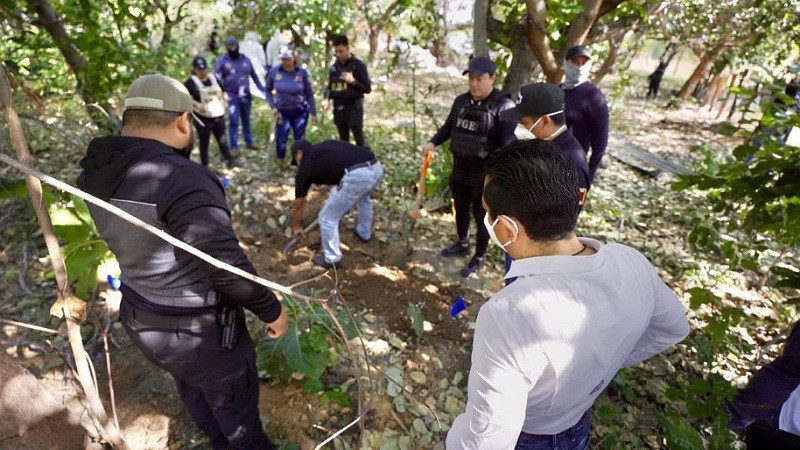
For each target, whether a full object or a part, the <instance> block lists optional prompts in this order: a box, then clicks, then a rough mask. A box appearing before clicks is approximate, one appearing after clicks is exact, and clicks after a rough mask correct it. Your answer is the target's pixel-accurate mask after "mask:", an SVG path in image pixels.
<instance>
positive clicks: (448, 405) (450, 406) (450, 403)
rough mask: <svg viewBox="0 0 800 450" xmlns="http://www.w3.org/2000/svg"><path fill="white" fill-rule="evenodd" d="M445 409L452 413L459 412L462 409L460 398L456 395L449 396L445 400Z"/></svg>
mask: <svg viewBox="0 0 800 450" xmlns="http://www.w3.org/2000/svg"><path fill="white" fill-rule="evenodd" d="M444 410H445V411H447V412H449V413H450V414H458V413H459V411H461V407H460V406H459V404H458V399H457V398H456V397H452V396H448V397H447V399H445V401H444Z"/></svg>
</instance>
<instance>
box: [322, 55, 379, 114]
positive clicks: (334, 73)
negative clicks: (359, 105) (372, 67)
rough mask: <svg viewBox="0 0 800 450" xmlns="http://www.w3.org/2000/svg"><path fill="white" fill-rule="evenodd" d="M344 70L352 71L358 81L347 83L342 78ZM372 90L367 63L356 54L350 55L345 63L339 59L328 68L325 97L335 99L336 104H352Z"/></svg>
mask: <svg viewBox="0 0 800 450" xmlns="http://www.w3.org/2000/svg"><path fill="white" fill-rule="evenodd" d="M342 72H352V73H353V78H355V79H356V81H355V82H354V83H353V84H348V83H345V82H344V81H343V80H342V79H341V75H342ZM370 92H372V85H371V82H370V79H369V72H368V71H367V65H366V64H364V62H363V61H361V60H360V59H358V58H356V57H355V56H350V59H348V60H347V61H345V62H344V63H340V62H339V60H338V59H337V60H336V61H335V62H334V63H333V65H332V66H331V67H330V69H329V70H328V85H327V86H326V89H325V97H327V98H331V99H333V104H334V105H336V106H340V105H352V104H353V103H355V102H356V101H358V100H360V99H362V98H364V94H369V93H370Z"/></svg>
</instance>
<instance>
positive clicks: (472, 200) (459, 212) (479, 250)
mask: <svg viewBox="0 0 800 450" xmlns="http://www.w3.org/2000/svg"><path fill="white" fill-rule="evenodd" d="M450 190H451V191H452V192H453V203H454V206H455V209H456V231H457V232H458V240H459V241H461V242H467V240H468V239H469V216H470V211H471V212H472V216H473V217H474V218H475V224H476V225H477V226H478V235H477V236H476V238H475V256H477V257H479V258H482V257H483V255H485V254H486V249H487V248H488V247H489V232H488V231H487V230H486V227H485V226H484V225H483V216H484V215H485V214H486V211H485V210H484V209H483V204H482V203H481V198H482V197H483V176H482V175H481V176H465V175H461V174H456V173H453V174H451V175H450Z"/></svg>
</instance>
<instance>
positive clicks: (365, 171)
mask: <svg viewBox="0 0 800 450" xmlns="http://www.w3.org/2000/svg"><path fill="white" fill-rule="evenodd" d="M292 158H293V160H294V161H295V162H296V163H297V166H298V167H297V175H296V176H295V182H294V183H295V185H294V192H295V199H294V207H293V209H292V229H293V230H294V235H295V236H305V231H303V225H302V221H303V211H304V210H305V206H306V195H308V190H309V189H310V188H311V185H312V184H326V185H333V188H332V189H331V192H330V194H329V195H328V199H327V200H325V204H324V205H323V206H322V209H321V210H320V211H319V232H320V235H321V237H322V255H317V256H315V257H314V258H313V259H312V260H311V261H312V262H313V263H314V264H316V265H318V266H321V267H324V268H326V269H330V268H331V267H334V266H335V267H336V268H339V267H341V266H342V249H341V248H340V242H339V221H340V220H341V219H342V216H344V215H345V213H346V212H347V211H348V210H349V209H350V208H352V207H353V205H355V204H358V224H357V225H356V228H355V229H354V230H353V232H354V233H355V235H356V236H357V237H358V238H359V239H361V241H363V242H369V240H370V238H371V237H372V199H371V196H372V193H373V192H374V191H375V188H376V187H377V186H378V183H380V181H381V178H383V166H382V165H381V163H380V162H378V160H377V159H376V158H375V155H374V154H373V153H372V152H371V151H370V150H369V148H368V147H361V146H358V145H353V144H351V143H349V142H344V141H333V140H329V141H322V142H320V143H319V144H316V145H312V144H311V143H310V142H308V141H306V140H303V139H301V140H298V141H296V142H295V143H294V144H292Z"/></svg>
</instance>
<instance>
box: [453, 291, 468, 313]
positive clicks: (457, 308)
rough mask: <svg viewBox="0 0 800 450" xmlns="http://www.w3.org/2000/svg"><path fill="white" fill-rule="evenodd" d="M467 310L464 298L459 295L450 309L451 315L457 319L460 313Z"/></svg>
mask: <svg viewBox="0 0 800 450" xmlns="http://www.w3.org/2000/svg"><path fill="white" fill-rule="evenodd" d="M465 309H467V305H465V304H464V297H462V296H460V295H459V296H458V299H457V300H456V302H455V303H453V306H451V307H450V315H451V316H453V317H455V316H457V315H458V313H460V312H461V311H464V310H465Z"/></svg>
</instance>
